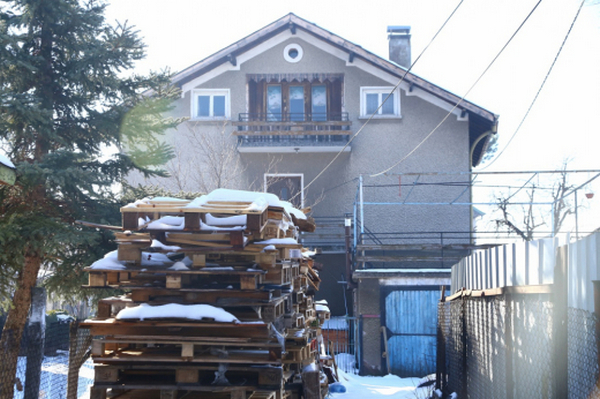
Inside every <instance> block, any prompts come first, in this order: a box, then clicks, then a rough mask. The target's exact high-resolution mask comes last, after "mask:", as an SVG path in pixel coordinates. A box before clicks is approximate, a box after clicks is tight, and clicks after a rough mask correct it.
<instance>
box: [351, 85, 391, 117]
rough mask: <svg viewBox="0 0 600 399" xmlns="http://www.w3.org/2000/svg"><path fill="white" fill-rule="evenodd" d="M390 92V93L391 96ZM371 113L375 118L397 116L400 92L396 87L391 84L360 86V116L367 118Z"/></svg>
mask: <svg viewBox="0 0 600 399" xmlns="http://www.w3.org/2000/svg"><path fill="white" fill-rule="evenodd" d="M390 93H392V95H391V96H390V95H389V94H390ZM388 96H389V97H388ZM382 104H383V105H382ZM380 105H381V107H380ZM373 114H375V116H374V117H375V118H399V117H400V92H399V91H398V90H397V89H396V90H394V88H393V87H392V86H389V87H361V88H360V117H361V118H368V117H370V116H371V115H373Z"/></svg>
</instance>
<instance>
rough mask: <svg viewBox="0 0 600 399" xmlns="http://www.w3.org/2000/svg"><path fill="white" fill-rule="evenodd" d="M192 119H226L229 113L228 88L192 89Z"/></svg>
mask: <svg viewBox="0 0 600 399" xmlns="http://www.w3.org/2000/svg"><path fill="white" fill-rule="evenodd" d="M191 107H192V115H191V116H192V119H207V120H209V119H228V118H229V117H230V115H231V110H230V108H231V105H230V94H229V89H196V90H193V91H192V106H191Z"/></svg>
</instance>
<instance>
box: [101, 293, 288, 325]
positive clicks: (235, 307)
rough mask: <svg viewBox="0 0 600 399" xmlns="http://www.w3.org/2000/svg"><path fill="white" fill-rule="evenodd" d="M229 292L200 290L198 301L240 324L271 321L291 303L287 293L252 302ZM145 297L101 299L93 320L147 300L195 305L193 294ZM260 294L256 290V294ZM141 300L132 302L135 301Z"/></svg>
mask: <svg viewBox="0 0 600 399" xmlns="http://www.w3.org/2000/svg"><path fill="white" fill-rule="evenodd" d="M228 291H229V290H223V291H220V295H219V294H217V295H213V296H211V294H214V293H215V290H213V291H200V292H199V293H200V295H202V302H203V303H204V304H209V305H213V306H219V307H221V308H222V309H224V310H225V311H227V312H229V313H231V314H232V315H234V316H235V317H236V318H238V319H239V320H242V321H260V320H262V321H265V322H275V321H276V320H277V319H278V318H280V317H281V316H283V315H284V314H285V313H286V308H288V307H290V306H291V305H289V303H291V297H290V294H285V295H281V296H278V297H275V298H271V299H269V300H268V301H267V300H263V301H260V300H258V299H255V300H252V299H251V297H250V296H246V297H241V298H235V297H230V296H228V295H227V294H228ZM146 293H147V295H137V296H133V295H132V294H129V295H123V296H120V297H111V298H105V299H101V300H100V301H98V313H97V315H96V317H97V319H100V320H102V319H109V318H113V317H116V316H117V315H118V313H119V312H120V311H121V310H123V309H125V308H127V307H132V306H139V305H140V304H142V303H147V302H149V301H150V300H151V301H152V303H153V304H154V305H162V304H168V303H179V304H193V303H197V302H198V299H197V295H193V296H192V298H191V299H190V298H189V297H186V296H185V295H173V293H172V291H170V290H168V291H166V292H159V294H164V295H162V296H161V295H156V292H155V291H154V292H153V291H146ZM258 293H259V294H260V293H261V292H260V291H259V292H258ZM136 297H137V298H138V299H141V300H138V301H136V300H135V298H136Z"/></svg>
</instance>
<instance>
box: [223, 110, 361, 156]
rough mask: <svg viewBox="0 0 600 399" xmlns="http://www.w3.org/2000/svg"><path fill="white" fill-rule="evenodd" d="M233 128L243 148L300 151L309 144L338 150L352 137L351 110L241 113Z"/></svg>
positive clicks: (323, 149)
mask: <svg viewBox="0 0 600 399" xmlns="http://www.w3.org/2000/svg"><path fill="white" fill-rule="evenodd" d="M232 124H233V125H234V126H237V130H236V131H235V132H234V134H235V135H236V136H238V146H239V148H240V151H242V152H244V151H246V152H251V151H253V150H254V151H257V150H260V149H261V148H262V149H264V151H265V152H269V149H271V150H274V149H276V148H278V149H288V150H295V151H296V152H297V151H299V149H300V148H305V147H308V148H309V149H310V148H312V149H313V150H316V148H317V147H318V148H320V150H321V151H328V150H329V151H339V149H340V148H341V147H343V146H344V145H345V144H346V143H347V142H348V140H349V138H350V126H351V125H352V122H350V121H349V120H348V113H347V112H341V113H328V114H325V113H323V114H293V113H288V114H273V113H267V114H249V113H244V114H240V115H239V118H238V121H235V122H233V123H232Z"/></svg>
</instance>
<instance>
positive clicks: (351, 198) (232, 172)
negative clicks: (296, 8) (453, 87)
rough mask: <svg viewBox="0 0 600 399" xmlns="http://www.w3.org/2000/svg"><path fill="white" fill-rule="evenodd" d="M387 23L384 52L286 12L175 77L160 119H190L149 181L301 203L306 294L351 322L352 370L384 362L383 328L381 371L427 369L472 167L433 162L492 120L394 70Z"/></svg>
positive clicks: (467, 221)
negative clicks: (312, 266) (313, 281)
mask: <svg viewBox="0 0 600 399" xmlns="http://www.w3.org/2000/svg"><path fill="white" fill-rule="evenodd" d="M388 34H389V46H390V59H391V60H386V59H383V58H381V57H379V56H377V55H375V54H373V53H371V52H369V51H368V50H366V49H364V48H362V47H360V46H359V45H356V44H354V43H352V42H349V41H347V40H345V39H343V38H341V37H339V36H337V35H335V34H334V33H332V32H329V31H327V30H325V29H323V28H321V27H319V26H317V25H315V24H313V23H310V22H308V21H306V20H304V19H302V18H300V17H298V16H296V15H294V14H288V15H286V16H284V17H283V18H280V19H278V20H276V21H275V22H273V23H271V24H270V25H267V26H265V27H264V28H262V29H259V30H258V31H256V32H254V33H252V34H250V35H249V36H247V37H245V38H242V39H240V40H239V41H237V42H236V43H233V44H232V45H230V46H228V47H226V48H223V49H222V50H220V51H218V52H217V53H215V54H213V55H211V56H209V57H207V58H205V59H204V60H201V61H199V62H197V63H196V64H194V65H192V66H190V67H189V68H186V69H184V70H183V71H181V72H179V73H177V74H176V75H175V76H174V77H173V83H174V84H175V85H177V86H179V87H180V88H181V99H180V100H178V101H176V103H175V104H174V106H175V108H174V110H173V111H172V114H173V116H176V117H182V116H185V117H188V118H189V119H188V120H187V121H186V122H184V123H182V124H181V125H180V126H179V127H178V128H177V129H176V130H172V131H170V132H168V135H167V140H168V141H169V143H170V144H172V145H173V147H174V148H175V149H176V152H177V158H176V159H175V160H174V161H173V162H172V163H171V164H170V165H169V168H170V171H171V174H172V177H171V178H169V179H165V180H160V181H153V183H159V184H161V185H163V186H165V187H167V188H170V189H173V190H180V189H181V190H196V191H198V190H200V191H202V190H206V191H208V190H211V189H213V188H215V187H217V186H228V187H230V188H244V189H248V188H250V189H254V190H267V191H269V192H273V193H276V194H278V195H279V196H280V197H281V198H282V199H288V200H291V201H292V202H294V203H295V204H296V205H298V206H299V207H301V208H304V207H311V209H312V216H314V217H315V219H316V221H317V224H318V225H319V226H320V227H321V229H320V231H321V232H319V229H318V231H317V234H316V237H319V238H318V239H315V238H310V237H307V238H306V240H307V241H306V243H307V244H310V245H316V246H319V247H320V248H321V249H322V254H321V255H320V256H319V258H318V259H317V261H318V262H320V263H322V264H323V265H324V267H323V270H322V272H321V279H322V280H323V281H322V284H321V290H320V292H319V293H318V298H324V299H326V300H327V301H328V302H329V307H330V309H331V311H332V313H333V314H336V315H344V314H348V313H353V315H354V316H355V317H356V318H357V320H358V322H359V325H360V328H361V331H362V337H368V340H367V339H365V340H363V342H362V351H361V359H360V361H361V369H362V370H363V371H365V372H372V373H382V372H385V368H386V365H385V361H383V360H382V357H381V353H382V351H383V350H385V349H384V348H385V345H384V342H383V339H382V332H381V327H382V326H383V327H385V332H386V333H387V340H388V342H387V343H388V349H387V352H388V354H389V355H390V360H391V361H392V365H391V366H390V367H391V368H392V371H394V372H395V373H397V374H401V375H417V374H421V375H423V374H424V373H425V372H428V371H429V370H431V369H432V367H433V366H434V365H435V360H434V359H431V353H435V352H434V348H435V339H434V337H431V336H430V334H432V333H435V330H433V331H432V330H431V328H432V327H431V326H432V325H435V320H436V319H435V318H436V313H435V307H436V303H437V300H438V298H439V288H440V286H443V285H449V282H450V273H449V267H450V266H451V265H452V264H453V263H455V258H459V257H461V256H464V255H466V254H467V253H468V251H469V249H470V245H471V244H472V242H471V236H470V232H471V230H472V218H473V215H472V209H471V208H472V207H471V205H470V202H471V187H470V176H468V175H467V177H464V178H463V179H462V181H459V182H457V181H449V180H452V179H451V178H449V177H448V175H445V173H455V174H456V173H463V172H464V173H468V172H470V171H471V169H472V168H473V167H474V166H476V165H477V164H478V163H479V162H480V161H481V159H482V157H483V155H484V153H485V151H486V149H487V144H488V142H489V139H490V136H491V135H492V134H495V133H496V129H497V116H496V115H494V114H493V113H491V112H490V111H488V110H486V109H484V108H482V107H479V106H477V105H475V104H473V103H471V102H469V101H467V100H463V99H461V97H460V96H457V95H455V94H453V93H450V92H448V91H447V90H444V89H443V88H441V87H439V86H436V85H435V84H433V83H431V82H429V81H427V80H425V79H423V78H421V77H419V76H417V75H415V74H413V73H407V68H408V66H409V65H410V62H411V61H410V28H409V27H406V26H392V27H389V28H388ZM399 82H400V83H399ZM432 132H433V134H432ZM429 136H431V137H429ZM400 161H402V162H400ZM396 164H398V165H396ZM394 165H396V166H394ZM392 166H394V167H392ZM388 169H389V171H388V172H387V173H384V174H379V175H378V176H373V175H375V174H378V173H379V172H381V171H386V170H388ZM131 181H132V183H134V184H135V183H143V180H142V179H141V177H139V176H138V177H132V178H131ZM459 203H460V205H458V204H459ZM347 214H351V215H353V216H352V217H351V218H350V219H354V222H353V227H352V228H349V229H347V230H349V231H354V234H353V235H352V238H351V240H350V242H352V243H355V245H352V252H353V254H354V257H353V260H351V261H350V262H348V263H347V257H346V250H345V247H344V227H343V226H344V217H345V215H347ZM324 232H325V233H324ZM444 234H445V235H444ZM319 240H320V241H319ZM348 259H350V257H348ZM348 288H350V289H348ZM414 309H420V311H419V312H414V311H413V310H414ZM432 309H433V311H432ZM407 312H408V314H407ZM432 312H433V313H432ZM411 317H413V318H414V319H411ZM409 319H410V321H407V320H409ZM432 323H433V324H432ZM408 347H411V348H414V351H413V352H414V353H412V352H411V354H410V356H413V355H414V356H421V355H419V354H424V355H423V357H422V359H421V360H420V361H418V362H414V361H411V363H415V364H416V363H420V365H419V367H420V368H418V369H414V368H410V367H409V368H405V367H404V366H402V364H406V363H407V362H408V361H406V360H404V358H403V356H408V352H407V351H406V350H405V348H408ZM403 348H404V349H403ZM423 348H425V349H423ZM397 362H399V363H397ZM396 364H400V366H396Z"/></svg>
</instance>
